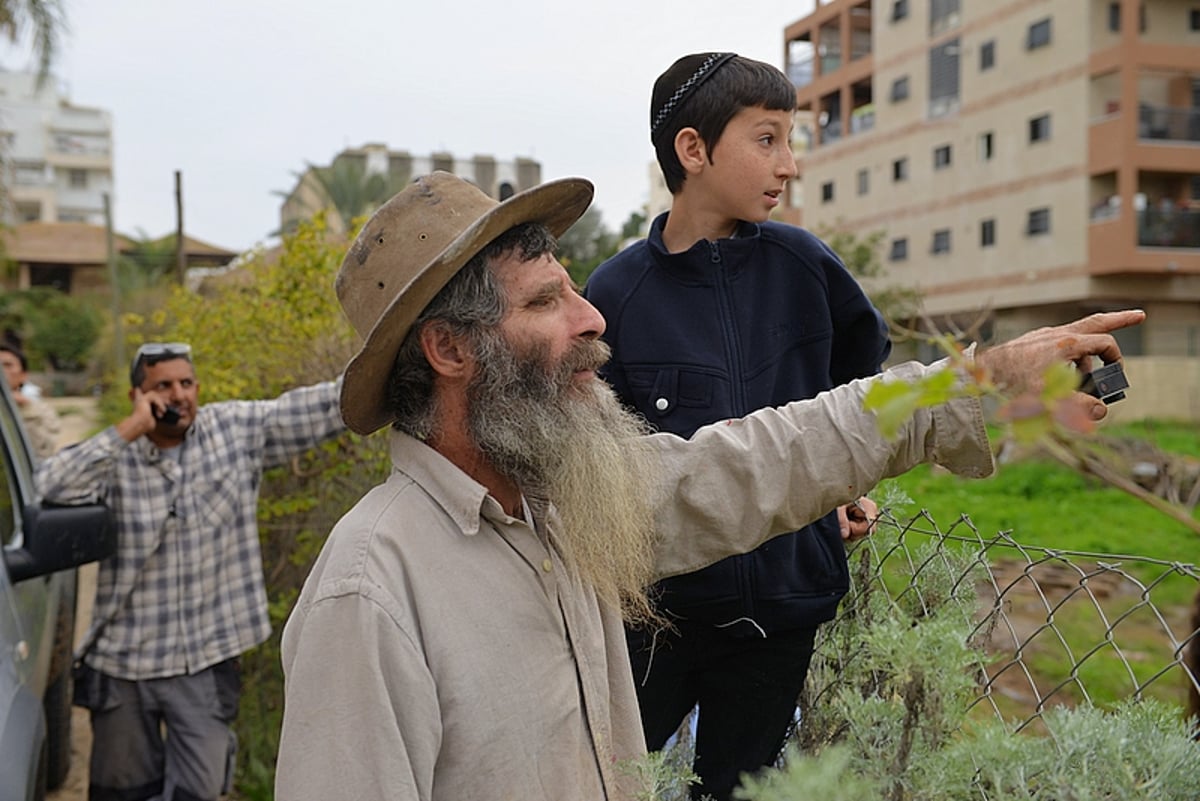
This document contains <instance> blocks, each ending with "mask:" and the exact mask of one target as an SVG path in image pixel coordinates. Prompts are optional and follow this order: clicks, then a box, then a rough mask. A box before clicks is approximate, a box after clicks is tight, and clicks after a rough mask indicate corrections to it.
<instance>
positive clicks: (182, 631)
mask: <svg viewBox="0 0 1200 801" xmlns="http://www.w3.org/2000/svg"><path fill="white" fill-rule="evenodd" d="M130 384H131V387H132V388H131V389H130V393H129V395H130V399H131V400H132V402H133V411H132V412H131V413H130V415H129V416H128V417H126V418H125V419H124V420H122V421H120V422H119V423H117V424H116V425H114V426H111V427H109V428H107V429H105V430H104V431H102V432H100V433H99V434H96V435H95V436H93V437H91V438H90V439H88V440H85V441H84V442H81V443H79V444H77V445H74V446H72V447H70V448H67V449H65V450H63V451H60V452H59V453H58V454H57V455H56V456H54V457H53V458H50V459H48V460H47V461H46V462H44V463H43V464H42V465H41V467H40V468H39V470H38V473H37V482H38V489H39V491H40V493H41V495H42V497H43V499H44V500H47V501H51V502H53V503H58V504H75V503H91V502H97V501H100V502H103V503H106V504H108V505H109V507H110V508H112V509H113V511H114V513H115V514H116V516H117V521H118V544H117V550H116V553H115V554H113V555H112V556H111V557H109V558H108V559H105V560H104V561H103V562H101V563H100V571H99V576H98V579H97V587H96V601H95V606H94V612H93V618H92V620H93V622H92V626H91V629H90V630H89V631H88V633H87V636H86V637H85V639H84V644H83V647H82V648H81V652H82V654H83V659H84V662H85V664H86V665H87V670H86V675H85V677H84V688H83V689H84V690H85V691H86V692H85V693H84V694H85V695H86V696H87V698H86V699H84V701H82V702H85V703H86V705H87V706H88V708H89V709H90V710H91V718H92V732H93V738H92V741H93V743H92V755H91V769H90V771H91V772H90V785H91V786H90V788H89V797H90V799H91V801H105V800H106V799H120V800H121V801H134V800H135V799H142V798H161V799H163V801H167V800H168V799H176V801H192V799H205V800H207V799H216V798H217V797H218V796H219V795H220V794H221V792H222V791H223V790H224V789H226V788H227V779H228V777H229V775H230V770H231V767H232V765H231V762H232V755H233V751H234V748H233V745H234V740H233V732H232V730H231V729H230V724H231V723H232V721H233V719H234V717H235V716H236V714H237V704H238V696H239V692H240V685H239V680H238V670H237V664H236V661H235V660H236V659H237V657H238V656H239V655H240V654H241V653H242V652H243V651H246V650H248V649H250V648H252V647H254V646H255V645H258V644H259V643H261V642H263V641H264V640H265V639H266V638H267V636H268V634H269V633H270V621H269V619H268V615H267V599H266V590H265V587H264V582H263V570H262V553H261V550H260V547H259V541H258V529H257V525H256V516H257V505H258V488H259V484H260V481H261V477H262V471H263V470H264V469H265V468H268V467H272V466H275V465H280V464H284V463H286V462H287V461H288V460H289V459H290V458H291V457H292V456H294V455H295V454H298V453H301V452H303V451H304V450H307V449H308V448H311V447H313V446H314V445H316V444H318V443H319V442H321V441H322V440H325V439H328V438H331V437H333V436H336V435H337V434H339V433H340V432H342V431H343V430H344V428H345V426H344V424H343V422H342V417H341V413H340V411H339V408H338V398H339V387H340V381H330V382H326V383H323V384H317V385H315V386H311V387H302V388H300V389H295V390H292V391H290V392H285V393H284V394H282V395H280V396H279V397H278V398H276V399H274V400H264V401H227V402H223V403H213V404H208V405H206V406H203V407H201V406H199V404H198V396H199V389H200V385H199V382H198V381H197V380H196V372H195V368H194V366H193V364H192V361H191V348H190V347H189V346H187V345H185V344H182V343H168V344H163V343H152V344H148V345H144V346H142V348H140V349H139V350H138V353H137V355H136V356H135V357H134V360H133V364H132V367H131V369H130Z"/></svg>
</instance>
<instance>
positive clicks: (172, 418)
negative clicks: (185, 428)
mask: <svg viewBox="0 0 1200 801" xmlns="http://www.w3.org/2000/svg"><path fill="white" fill-rule="evenodd" d="M154 418H155V419H156V420H158V421H159V422H161V423H165V424H166V425H169V426H173V425H175V424H176V423H178V422H179V410H178V409H176V408H175V407H174V406H168V407H167V408H165V409H163V410H162V411H161V412H159V411H157V410H155V412H154Z"/></svg>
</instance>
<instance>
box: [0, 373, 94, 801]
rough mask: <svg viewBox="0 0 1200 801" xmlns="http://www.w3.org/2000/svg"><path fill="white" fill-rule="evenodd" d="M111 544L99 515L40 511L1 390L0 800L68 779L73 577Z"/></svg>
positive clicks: (30, 796)
mask: <svg viewBox="0 0 1200 801" xmlns="http://www.w3.org/2000/svg"><path fill="white" fill-rule="evenodd" d="M115 543H116V528H115V525H114V523H113V520H112V517H111V515H110V513H109V511H108V510H107V509H106V508H105V507H103V506H81V507H69V508H67V507H59V508H56V507H42V506H39V505H38V503H37V500H36V494H35V491H34V486H33V460H32V456H31V452H30V449H29V444H28V440H27V438H26V436H25V430H24V428H23V426H22V425H21V422H20V416H19V414H18V413H17V410H16V405H15V404H14V403H13V400H12V396H11V395H10V394H9V391H8V386H7V382H4V381H0V545H2V546H3V569H0V801H41V799H42V798H43V797H44V796H45V794H46V792H47V790H48V789H55V788H57V787H58V786H59V785H61V784H62V783H63V781H64V780H65V779H66V777H67V770H68V769H69V768H70V765H71V661H72V660H71V649H72V646H73V644H74V640H75V584H76V575H75V572H76V571H75V568H76V567H77V566H79V565H82V564H86V563H87V562H93V561H96V560H98V559H102V558H104V557H105V556H107V555H108V554H110V553H112V550H113V547H114V545H115Z"/></svg>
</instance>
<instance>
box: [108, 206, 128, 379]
mask: <svg viewBox="0 0 1200 801" xmlns="http://www.w3.org/2000/svg"><path fill="white" fill-rule="evenodd" d="M104 242H105V247H106V249H107V252H106V256H107V259H108V282H109V284H110V285H111V287H112V317H113V357H114V358H115V359H116V365H117V370H120V369H121V366H122V365H124V364H125V363H126V362H125V331H124V327H123V326H122V325H121V281H120V277H119V276H118V275H117V249H116V248H115V247H113V222H112V203H111V202H110V201H109V198H108V193H107V192H105V193H104Z"/></svg>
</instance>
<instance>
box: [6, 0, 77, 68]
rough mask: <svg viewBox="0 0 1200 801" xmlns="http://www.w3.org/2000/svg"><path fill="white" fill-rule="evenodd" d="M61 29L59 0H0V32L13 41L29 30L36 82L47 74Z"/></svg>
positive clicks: (62, 19)
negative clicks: (34, 60)
mask: <svg viewBox="0 0 1200 801" xmlns="http://www.w3.org/2000/svg"><path fill="white" fill-rule="evenodd" d="M65 29H66V18H65V17H64V15H63V9H62V3H61V2H60V0H0V32H2V33H3V34H4V35H5V36H7V37H8V39H9V41H11V42H13V43H14V44H16V43H17V42H18V41H20V39H21V38H22V37H23V36H25V34H26V33H28V34H29V36H30V40H31V42H32V46H33V55H34V56H35V57H36V58H37V60H38V83H39V84H40V83H41V82H42V81H44V80H45V79H46V77H47V76H48V75H49V74H50V67H51V66H52V65H53V64H54V59H55V57H56V56H57V55H58V46H59V40H60V39H61V37H62V34H63V32H64V30H65Z"/></svg>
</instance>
